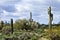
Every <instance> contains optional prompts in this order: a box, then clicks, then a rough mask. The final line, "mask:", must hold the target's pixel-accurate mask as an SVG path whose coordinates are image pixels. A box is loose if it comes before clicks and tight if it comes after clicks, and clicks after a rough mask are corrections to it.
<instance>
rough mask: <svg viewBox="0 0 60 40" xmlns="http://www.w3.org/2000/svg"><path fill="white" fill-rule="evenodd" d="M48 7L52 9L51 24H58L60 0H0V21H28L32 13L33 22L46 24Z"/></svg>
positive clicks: (59, 20)
mask: <svg viewBox="0 0 60 40" xmlns="http://www.w3.org/2000/svg"><path fill="white" fill-rule="evenodd" d="M49 6H51V7H52V13H53V23H58V22H60V19H59V17H60V0H0V20H3V21H10V19H11V18H13V19H14V21H15V20H17V19H23V18H26V19H29V13H30V12H32V15H33V19H34V21H37V22H39V23H41V24H48V7H49Z"/></svg>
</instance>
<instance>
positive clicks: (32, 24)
mask: <svg viewBox="0 0 60 40" xmlns="http://www.w3.org/2000/svg"><path fill="white" fill-rule="evenodd" d="M48 14H49V25H48V24H47V25H45V24H39V23H38V22H36V21H34V20H33V19H32V13H30V19H29V20H27V19H18V20H16V21H15V22H14V23H13V19H11V23H4V22H3V21H1V22H0V40H8V39H10V40H49V39H51V40H60V24H51V23H52V21H53V14H51V9H49V10H48ZM51 32H52V33H51ZM49 35H51V37H50V36H49Z"/></svg>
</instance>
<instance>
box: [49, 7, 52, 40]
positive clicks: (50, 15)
mask: <svg viewBox="0 0 60 40" xmlns="http://www.w3.org/2000/svg"><path fill="white" fill-rule="evenodd" d="M48 15H49V37H50V40H51V36H52V21H53V14H51V7H49V9H48Z"/></svg>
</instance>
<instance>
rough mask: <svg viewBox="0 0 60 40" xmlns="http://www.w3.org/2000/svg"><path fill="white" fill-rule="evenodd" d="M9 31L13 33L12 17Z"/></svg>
mask: <svg viewBox="0 0 60 40" xmlns="http://www.w3.org/2000/svg"><path fill="white" fill-rule="evenodd" d="M11 33H12V34H13V19H11Z"/></svg>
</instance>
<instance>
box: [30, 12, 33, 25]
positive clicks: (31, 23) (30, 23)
mask: <svg viewBox="0 0 60 40" xmlns="http://www.w3.org/2000/svg"><path fill="white" fill-rule="evenodd" d="M32 21H33V19H32V13H31V12H30V25H31V24H32Z"/></svg>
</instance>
